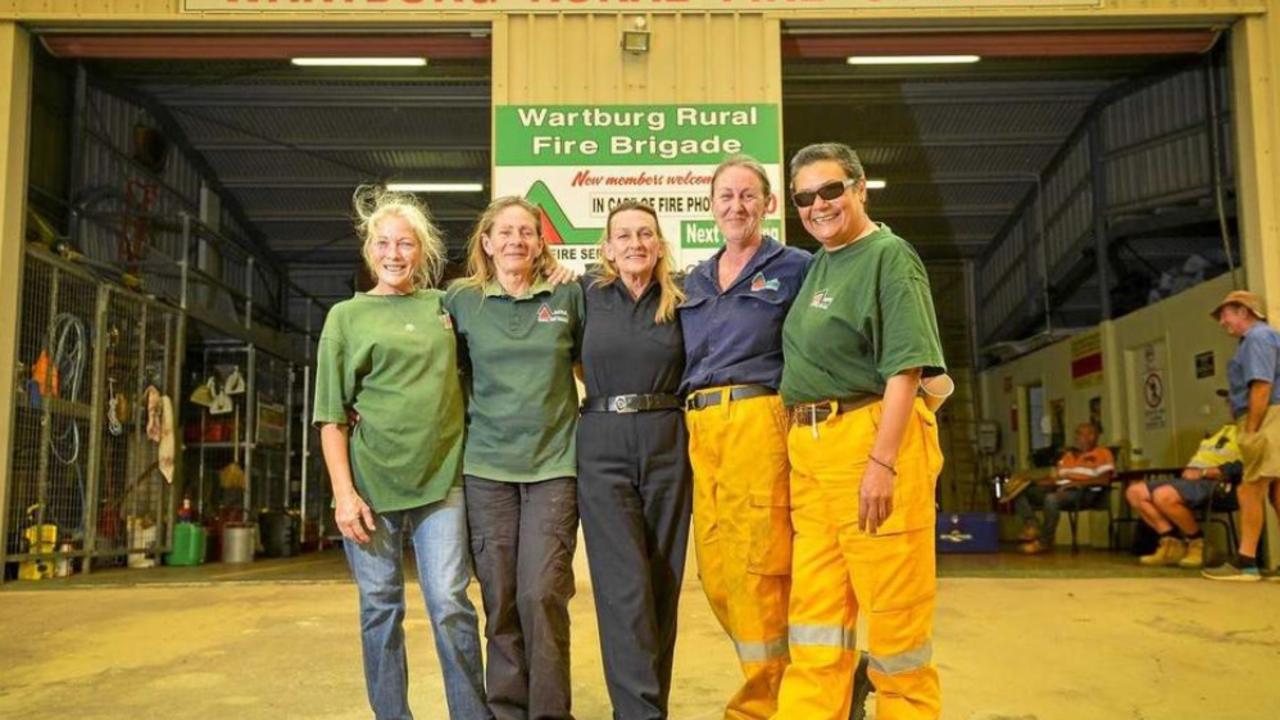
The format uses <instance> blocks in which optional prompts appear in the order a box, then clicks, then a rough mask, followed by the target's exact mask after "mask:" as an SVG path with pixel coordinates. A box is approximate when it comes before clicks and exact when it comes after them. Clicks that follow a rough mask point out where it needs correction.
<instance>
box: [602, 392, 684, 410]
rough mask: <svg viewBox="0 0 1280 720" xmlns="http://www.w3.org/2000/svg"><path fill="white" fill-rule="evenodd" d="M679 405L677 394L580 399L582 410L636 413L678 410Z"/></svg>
mask: <svg viewBox="0 0 1280 720" xmlns="http://www.w3.org/2000/svg"><path fill="white" fill-rule="evenodd" d="M680 405H681V403H680V396H679V395H663V394H635V395H614V396H612V397H603V398H587V399H586V400H583V401H582V410H583V412H612V413H637V412H647V411H649V410H679V409H680Z"/></svg>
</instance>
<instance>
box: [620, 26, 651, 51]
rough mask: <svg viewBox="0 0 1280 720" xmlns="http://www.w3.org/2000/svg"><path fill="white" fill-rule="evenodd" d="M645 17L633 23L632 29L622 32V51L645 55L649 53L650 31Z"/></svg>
mask: <svg viewBox="0 0 1280 720" xmlns="http://www.w3.org/2000/svg"><path fill="white" fill-rule="evenodd" d="M647 24H648V23H646V22H645V19H644V18H643V17H637V18H635V19H634V20H632V21H631V26H632V27H631V28H630V29H627V30H623V31H622V49H623V50H625V51H627V52H629V53H631V54H633V55H643V54H645V53H647V52H649V30H648V28H646V27H645V26H646V25H647Z"/></svg>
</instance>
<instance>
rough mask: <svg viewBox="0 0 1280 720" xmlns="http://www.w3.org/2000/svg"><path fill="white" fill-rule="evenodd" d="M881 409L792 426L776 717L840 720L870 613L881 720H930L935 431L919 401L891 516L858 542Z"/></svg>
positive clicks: (936, 696) (934, 699) (938, 463)
mask: <svg viewBox="0 0 1280 720" xmlns="http://www.w3.org/2000/svg"><path fill="white" fill-rule="evenodd" d="M881 411H882V403H879V402H877V403H875V404H872V405H868V406H866V407H864V408H860V409H858V410H854V411H852V412H849V413H845V414H843V415H832V416H830V417H829V418H827V419H826V420H825V421H822V422H818V423H815V424H805V425H796V426H793V427H792V428H791V430H790V432H789V434H788V437H787V441H788V449H789V450H790V458H791V464H792V469H791V503H792V510H791V521H792V523H793V525H794V526H795V533H796V534H795V541H794V543H793V552H794V558H793V560H794V563H793V566H792V583H793V584H792V589H791V598H790V615H789V621H790V630H789V640H790V650H791V664H790V665H789V666H788V667H787V670H786V674H785V676H784V678H783V682H782V690H781V694H780V697H779V701H778V714H777V716H776V717H778V718H785V719H786V720H843V719H844V718H847V717H849V698H850V691H851V689H852V683H853V674H854V669H855V668H856V667H857V661H858V655H857V651H856V649H855V647H856V638H855V627H856V621H857V616H858V613H859V611H861V612H866V613H867V623H866V627H867V632H868V637H867V650H868V653H869V655H870V667H869V674H870V676H871V681H872V683H873V684H874V685H875V688H876V718H877V719H878V720H916V719H918V718H937V717H939V716H940V714H941V692H940V689H939V685H938V672H937V670H936V669H935V668H934V666H933V661H932V653H933V651H932V636H933V607H934V595H935V586H936V566H935V558H934V540H933V527H934V524H935V511H934V500H933V497H934V486H935V484H936V482H937V477H938V472H939V471H940V470H941V469H942V453H941V451H940V449H939V447H938V431H937V421H936V420H935V418H934V416H933V413H931V412H930V411H929V410H928V409H927V408H926V407H925V406H924V404H923V402H922V401H920V400H916V404H915V408H914V409H913V410H912V415H911V417H910V418H909V419H908V422H907V426H906V431H905V433H904V435H903V439H902V445H901V448H900V450H899V452H898V460H897V464H896V467H897V472H898V475H897V477H896V478H895V480H894V490H893V512H892V514H890V515H889V518H888V519H887V520H886V521H885V523H884V524H882V525H881V526H880V529H879V530H878V531H877V533H876V534H875V535H869V534H867V533H865V532H862V531H860V530H858V493H859V491H860V489H861V484H862V474H863V471H864V470H865V469H866V466H867V462H868V461H867V456H868V454H869V453H870V452H871V446H872V443H873V442H874V441H875V436H876V429H877V428H878V427H879V421H880V414H881Z"/></svg>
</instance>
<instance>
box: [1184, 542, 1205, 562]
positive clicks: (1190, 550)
mask: <svg viewBox="0 0 1280 720" xmlns="http://www.w3.org/2000/svg"><path fill="white" fill-rule="evenodd" d="M1203 566H1204V538H1196V539H1195V540H1188V541H1187V554H1186V555H1183V556H1182V559H1181V560H1179V561H1178V567H1183V568H1198V567H1203Z"/></svg>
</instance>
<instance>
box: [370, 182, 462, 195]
mask: <svg viewBox="0 0 1280 720" xmlns="http://www.w3.org/2000/svg"><path fill="white" fill-rule="evenodd" d="M387 189H388V190H390V191H392V192H420V193H450V192H453V193H464V192H482V191H483V190H484V185H482V184H480V183H429V182H402V183H387Z"/></svg>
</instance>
